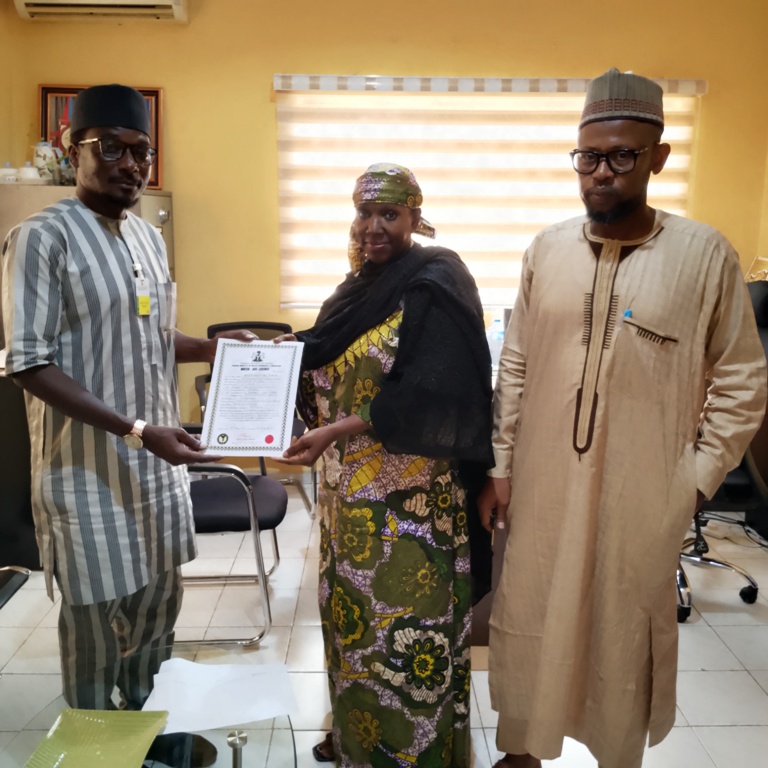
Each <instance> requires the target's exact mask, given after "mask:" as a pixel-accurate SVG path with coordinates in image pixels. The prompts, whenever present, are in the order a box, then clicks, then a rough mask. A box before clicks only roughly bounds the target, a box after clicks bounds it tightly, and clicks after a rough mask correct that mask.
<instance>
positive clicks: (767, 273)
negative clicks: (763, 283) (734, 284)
mask: <svg viewBox="0 0 768 768" xmlns="http://www.w3.org/2000/svg"><path fill="white" fill-rule="evenodd" d="M760 261H762V262H763V264H766V263H768V257H765V256H755V258H754V259H753V260H752V263H751V264H750V265H749V269H748V270H747V276H746V277H745V278H744V281H745V282H747V283H756V282H758V281H760V280H768V267H766V266H763V268H762V269H758V268H757V267H758V262H760Z"/></svg>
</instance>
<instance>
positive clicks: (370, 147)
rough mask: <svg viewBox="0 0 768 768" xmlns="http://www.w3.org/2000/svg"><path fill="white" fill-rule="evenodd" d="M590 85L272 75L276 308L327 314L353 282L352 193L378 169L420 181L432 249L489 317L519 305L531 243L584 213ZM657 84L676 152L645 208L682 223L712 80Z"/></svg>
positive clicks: (583, 81)
mask: <svg viewBox="0 0 768 768" xmlns="http://www.w3.org/2000/svg"><path fill="white" fill-rule="evenodd" d="M588 82H589V81H588V80H586V79H564V78H560V79H558V78H439V77H423V78H421V77H385V76H370V77H367V76H362V75H360V76H351V75H350V76H344V75H275V78H274V88H275V92H276V93H275V102H276V111H277V135H278V170H279V178H278V193H279V201H280V303H281V306H282V307H285V308H313V307H318V306H320V304H321V303H322V301H323V300H324V299H326V298H327V297H328V296H329V295H330V294H331V292H332V291H333V289H334V288H335V286H336V285H338V283H339V282H340V281H341V279H342V277H343V275H344V274H345V273H346V272H347V271H348V269H349V265H348V261H347V242H348V233H349V225H350V222H351V220H352V218H353V215H354V208H353V205H352V199H351V197H352V190H353V188H354V184H355V179H356V178H357V176H359V175H360V174H361V173H362V172H363V171H364V170H365V168H367V167H368V166H369V165H370V164H372V163H375V162H392V163H398V164H400V165H404V166H406V167H407V168H410V169H411V170H412V171H413V172H414V174H415V175H416V178H417V179H418V181H419V185H420V186H421V189H422V192H423V193H424V204H423V206H422V210H423V213H424V216H425V217H426V218H427V219H428V220H429V221H430V223H432V224H434V226H435V228H436V229H437V239H436V240H435V241H434V244H436V245H440V246H443V247H446V248H450V249H452V250H454V251H456V252H457V253H458V254H459V255H460V256H461V258H462V259H463V260H464V262H465V263H466V264H467V266H468V268H469V270H470V272H471V273H472V276H473V277H474V278H475V281H476V282H477V285H478V288H479V289H480V295H481V298H482V301H483V304H484V306H485V307H486V308H490V307H508V306H511V305H512V304H513V303H514V301H515V297H516V295H517V289H518V285H519V276H520V269H521V263H522V257H523V253H524V251H525V249H526V248H527V247H528V245H529V244H530V243H531V241H532V240H533V238H534V237H535V236H536V234H537V233H538V232H539V231H540V230H542V229H543V228H544V227H547V226H549V225H551V224H554V223H556V222H558V221H563V220H566V219H569V218H571V217H573V216H578V215H580V214H581V213H583V210H584V206H583V204H582V203H581V200H580V199H579V186H578V177H577V174H576V173H575V171H574V170H573V167H572V166H571V160H570V157H569V156H568V153H569V151H570V150H572V149H574V148H575V147H576V136H577V126H578V124H579V120H580V118H581V112H582V109H583V107H584V93H585V90H586V86H587V83H588ZM656 82H657V83H658V84H659V85H661V87H662V88H663V89H664V109H665V113H666V129H665V131H664V138H665V141H668V142H669V143H670V144H671V145H672V154H671V156H670V158H669V161H668V162H667V165H666V168H665V171H664V173H663V174H661V175H660V176H653V177H652V179H651V182H650V184H649V187H648V192H649V199H650V202H651V204H652V205H653V206H654V207H659V208H662V209H664V210H667V211H670V212H672V213H677V214H680V215H684V214H685V213H686V212H687V209H688V184H689V177H690V168H691V157H692V152H693V146H694V139H695V121H696V114H697V108H698V103H699V101H700V97H701V95H702V94H703V93H705V92H706V83H705V82H703V81H700V80H673V79H668V80H657V81H656ZM430 244H431V243H430Z"/></svg>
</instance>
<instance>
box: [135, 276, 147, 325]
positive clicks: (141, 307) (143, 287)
mask: <svg viewBox="0 0 768 768" xmlns="http://www.w3.org/2000/svg"><path fill="white" fill-rule="evenodd" d="M149 310H150V301H149V280H147V278H146V277H137V278H136V313H137V314H138V315H139V316H140V317H144V316H147V315H149Z"/></svg>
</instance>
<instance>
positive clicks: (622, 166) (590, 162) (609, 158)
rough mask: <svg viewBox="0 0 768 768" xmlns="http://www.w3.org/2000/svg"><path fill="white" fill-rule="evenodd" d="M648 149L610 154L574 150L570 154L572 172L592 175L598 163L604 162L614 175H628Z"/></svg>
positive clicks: (613, 151)
mask: <svg viewBox="0 0 768 768" xmlns="http://www.w3.org/2000/svg"><path fill="white" fill-rule="evenodd" d="M649 149H650V147H644V148H643V149H613V150H611V151H610V152H592V151H591V150H588V149H574V150H573V151H572V152H571V153H570V154H571V162H572V163H573V170H574V171H576V173H583V174H588V173H594V172H595V171H596V170H597V168H598V166H599V165H600V163H602V162H603V160H605V162H606V163H608V167H609V168H610V169H611V170H612V171H613V172H614V173H629V172H630V171H634V170H635V165H636V164H637V156H638V155H642V154H643V152H647V151H648V150H649Z"/></svg>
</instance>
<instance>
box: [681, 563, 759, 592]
mask: <svg viewBox="0 0 768 768" xmlns="http://www.w3.org/2000/svg"><path fill="white" fill-rule="evenodd" d="M680 559H681V560H684V561H685V562H686V563H691V564H692V565H695V566H698V567H706V566H709V567H710V568H721V569H723V570H726V571H731V572H733V573H735V574H737V575H738V576H741V577H742V578H743V579H744V581H746V582H747V586H746V587H742V589H741V590H740V591H739V597H741V599H742V600H743V601H744V602H745V603H750V604H752V603H754V602H755V600H757V592H758V586H757V582H756V581H755V580H754V579H753V578H752V577H751V576H750V575H749V574H748V573H747V572H746V571H745V570H744V569H743V568H740V567H739V566H738V565H734V564H733V563H728V562H726V561H724V560H713V559H712V558H711V557H704V556H703V555H695V554H691V553H688V552H681V553H680Z"/></svg>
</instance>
